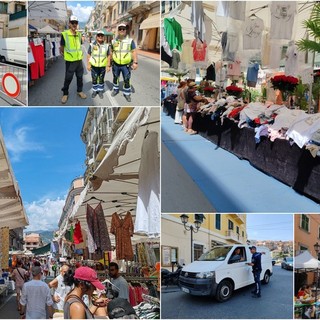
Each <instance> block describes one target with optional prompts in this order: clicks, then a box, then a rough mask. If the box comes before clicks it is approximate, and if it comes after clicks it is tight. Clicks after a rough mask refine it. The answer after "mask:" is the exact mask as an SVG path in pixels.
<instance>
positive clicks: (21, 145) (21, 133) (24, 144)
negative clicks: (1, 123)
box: [5, 127, 44, 162]
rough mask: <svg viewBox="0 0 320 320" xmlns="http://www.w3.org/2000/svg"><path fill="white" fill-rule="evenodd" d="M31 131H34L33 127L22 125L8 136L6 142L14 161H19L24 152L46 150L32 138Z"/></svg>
mask: <svg viewBox="0 0 320 320" xmlns="http://www.w3.org/2000/svg"><path fill="white" fill-rule="evenodd" d="M30 131H32V128H29V127H21V128H19V129H16V130H15V131H14V133H13V134H11V135H7V136H6V139H5V143H6V147H7V149H8V151H9V152H10V154H11V155H12V158H11V161H12V162H19V161H20V159H21V156H22V154H23V153H26V152H30V151H43V150H44V147H43V146H42V145H41V144H40V143H38V142H34V141H32V140H31V138H30V136H29V132H30Z"/></svg>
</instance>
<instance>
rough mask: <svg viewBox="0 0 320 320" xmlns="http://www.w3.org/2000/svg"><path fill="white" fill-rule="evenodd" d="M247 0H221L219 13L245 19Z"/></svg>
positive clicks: (236, 18)
mask: <svg viewBox="0 0 320 320" xmlns="http://www.w3.org/2000/svg"><path fill="white" fill-rule="evenodd" d="M245 12H246V1H219V5H218V11H217V14H218V15H220V16H224V17H230V18H233V19H235V20H242V21H244V19H245Z"/></svg>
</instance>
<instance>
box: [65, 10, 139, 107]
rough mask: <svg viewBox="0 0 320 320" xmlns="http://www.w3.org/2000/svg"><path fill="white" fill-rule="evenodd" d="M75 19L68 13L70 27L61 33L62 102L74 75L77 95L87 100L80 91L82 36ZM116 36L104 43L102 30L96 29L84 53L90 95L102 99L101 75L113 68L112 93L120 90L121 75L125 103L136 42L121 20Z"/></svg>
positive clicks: (102, 77)
mask: <svg viewBox="0 0 320 320" xmlns="http://www.w3.org/2000/svg"><path fill="white" fill-rule="evenodd" d="M78 24H79V21H78V18H77V17H76V16H71V17H70V19H69V29H68V30H65V31H63V32H62V36H61V43H60V53H61V55H62V56H63V57H64V60H65V63H66V64H65V65H66V71H65V78H64V84H63V87H62V89H61V90H62V92H63V96H62V98H61V103H63V104H65V103H66V102H67V101H68V97H69V86H70V84H71V82H72V79H73V76H74V74H75V75H76V78H77V94H78V96H79V97H80V98H82V99H86V98H87V95H86V94H85V93H84V92H83V74H84V66H83V50H82V45H83V42H84V37H83V35H82V34H81V32H80V31H78ZM117 31H118V35H117V36H116V37H115V38H114V39H113V40H112V41H111V43H106V41H105V34H104V31H103V30H98V31H97V32H96V37H95V40H94V41H93V42H91V41H90V45H89V48H88V52H87V70H88V71H89V72H91V77H92V95H91V97H92V98H95V97H96V96H99V98H100V99H103V93H104V92H105V86H104V78H105V74H106V72H109V71H110V70H112V75H113V91H112V93H111V96H113V97H114V96H116V95H117V94H118V93H119V91H120V85H119V82H120V75H121V74H122V77H123V82H124V84H123V95H124V97H125V98H126V100H127V101H128V102H131V83H130V81H131V71H132V70H136V69H137V68H138V57H137V50H136V44H135V42H134V40H133V39H132V38H130V37H129V35H127V31H128V26H127V25H126V24H124V23H120V24H119V25H118V28H117Z"/></svg>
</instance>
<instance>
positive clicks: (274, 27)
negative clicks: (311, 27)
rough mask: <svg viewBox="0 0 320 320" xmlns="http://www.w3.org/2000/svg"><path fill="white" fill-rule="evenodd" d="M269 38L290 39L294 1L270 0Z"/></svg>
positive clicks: (295, 6) (295, 5) (295, 4)
mask: <svg viewBox="0 0 320 320" xmlns="http://www.w3.org/2000/svg"><path fill="white" fill-rule="evenodd" d="M269 6H270V13H271V23H270V39H288V40H291V36H292V28H293V23H294V17H295V14H296V11H297V9H296V8H297V2H296V1H271V2H270V4H269Z"/></svg>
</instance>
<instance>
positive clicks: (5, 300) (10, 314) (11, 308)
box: [0, 292, 20, 319]
mask: <svg viewBox="0 0 320 320" xmlns="http://www.w3.org/2000/svg"><path fill="white" fill-rule="evenodd" d="M19 318H20V315H19V311H18V310H17V304H16V293H15V292H14V293H9V294H8V296H4V297H2V296H1V298H0V319H19Z"/></svg>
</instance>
